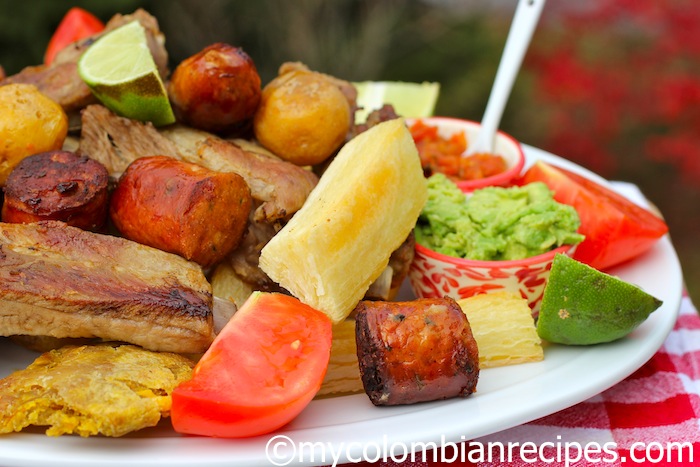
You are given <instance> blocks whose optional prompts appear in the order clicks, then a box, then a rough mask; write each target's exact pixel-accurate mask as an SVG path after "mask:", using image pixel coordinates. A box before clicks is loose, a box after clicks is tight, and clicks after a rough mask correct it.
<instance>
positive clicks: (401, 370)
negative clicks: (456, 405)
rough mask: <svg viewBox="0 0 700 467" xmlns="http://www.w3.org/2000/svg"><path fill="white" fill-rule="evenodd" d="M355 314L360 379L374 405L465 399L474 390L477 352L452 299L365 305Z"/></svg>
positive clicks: (370, 303)
mask: <svg viewBox="0 0 700 467" xmlns="http://www.w3.org/2000/svg"><path fill="white" fill-rule="evenodd" d="M355 312H356V316H355V323H356V327H355V332H356V334H355V338H356V343H357V357H358V362H359V366H360V375H361V376H362V384H363V386H364V389H365V392H366V393H367V395H368V396H369V398H370V400H371V401H372V403H373V404H374V405H399V404H413V403H417V402H425V401H432V400H438V399H447V398H451V397H466V396H468V395H470V394H472V393H473V392H474V391H475V390H476V384H477V381H478V379H479V352H478V349H477V345H476V341H475V340H474V337H473V335H472V332H471V327H470V326H469V322H468V321H467V317H466V315H465V314H464V313H463V312H462V309H461V308H460V307H459V305H458V304H457V302H455V301H454V300H453V299H451V298H447V297H445V298H439V299H418V300H414V301H410V302H372V301H361V302H360V303H359V304H358V306H357V307H356V309H355Z"/></svg>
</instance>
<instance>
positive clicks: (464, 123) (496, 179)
mask: <svg viewBox="0 0 700 467" xmlns="http://www.w3.org/2000/svg"><path fill="white" fill-rule="evenodd" d="M416 120H421V121H422V122H423V123H425V124H426V125H429V126H433V127H437V128H438V134H439V135H440V136H442V137H443V138H449V137H450V136H452V135H453V134H454V133H456V132H458V131H463V132H464V133H465V136H466V139H467V148H468V147H469V142H470V141H475V140H476V135H477V133H478V132H479V128H481V124H480V123H477V122H473V121H471V120H462V119H457V118H450V117H426V118H421V119H406V123H407V124H408V125H409V126H410V125H412V124H413V123H414V122H415V121H416ZM494 153H495V154H498V155H500V156H501V157H503V158H504V159H505V161H506V166H507V169H506V171H505V172H501V173H500V174H497V175H494V176H492V177H486V178H481V179H477V180H463V181H459V182H457V186H458V187H459V188H460V189H461V190H462V191H463V192H465V193H469V192H472V191H474V190H476V189H478V188H484V187H487V186H508V185H510V184H511V182H512V181H513V180H514V179H515V178H516V177H518V176H519V175H520V172H521V171H522V169H523V167H524V166H525V153H524V152H523V148H522V146H521V145H520V143H519V142H518V141H517V140H516V139H515V138H513V137H512V136H510V135H508V134H506V133H503V132H502V131H499V132H498V133H497V134H496V140H495V143H494Z"/></svg>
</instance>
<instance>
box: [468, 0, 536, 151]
mask: <svg viewBox="0 0 700 467" xmlns="http://www.w3.org/2000/svg"><path fill="white" fill-rule="evenodd" d="M544 3H545V0H519V1H518V6H517V7H516V9H515V15H514V16H513V22H512V23H511V25H510V31H509V32H508V38H507V39H506V45H505V48H504V49H503V55H502V56H501V62H500V64H499V65H498V71H497V72H496V79H495V80H494V83H493V87H492V88H491V95H490V96H489V100H488V103H487V104H486V110H485V111H484V117H483V119H482V120H481V128H480V129H479V132H478V133H477V137H476V139H475V140H474V142H473V143H471V144H470V145H469V147H468V148H467V150H466V151H465V153H464V156H469V155H471V154H475V153H484V152H486V153H493V152H494V150H493V147H494V139H495V136H496V132H497V131H498V125H499V124H500V123H501V117H502V116H503V109H505V106H506V102H508V97H509V96H510V91H511V90H512V89H513V83H514V82H515V78H516V76H517V75H518V71H519V70H520V65H521V64H522V62H523V57H525V52H526V51H527V48H528V46H529V45H530V40H531V39H532V34H533V33H534V32H535V27H536V26H537V22H538V21H539V18H540V13H542V8H543V7H544Z"/></svg>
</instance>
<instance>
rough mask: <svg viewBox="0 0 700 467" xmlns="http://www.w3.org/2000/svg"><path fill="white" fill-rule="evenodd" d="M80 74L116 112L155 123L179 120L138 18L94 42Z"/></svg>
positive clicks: (84, 55) (108, 106) (83, 58)
mask: <svg viewBox="0 0 700 467" xmlns="http://www.w3.org/2000/svg"><path fill="white" fill-rule="evenodd" d="M78 73H79V74H80V77H81V78H82V79H83V81H85V83H86V84H87V85H88V86H89V87H90V89H91V90H92V92H93V94H94V95H95V96H96V97H97V98H98V99H99V100H100V101H101V102H102V103H103V104H104V105H105V106H106V107H107V108H109V109H110V110H112V111H113V112H115V113H116V114H118V115H121V116H122V117H127V118H133V119H135V120H141V121H150V122H153V124H154V125H168V124H170V123H173V122H175V116H174V114H173V110H172V108H171V106H170V101H169V100H168V93H167V91H166V90H165V86H164V85H163V80H162V79H161V77H160V75H159V74H158V68H157V67H156V64H155V62H154V61H153V56H152V55H151V51H150V50H149V48H148V42H147V39H146V32H145V30H144V28H143V26H141V24H140V23H139V22H138V21H132V22H130V23H127V24H125V25H124V26H121V27H119V28H117V29H115V30H113V31H110V32H108V33H106V34H105V35H104V36H102V37H101V38H99V39H98V40H97V41H96V42H95V43H94V44H92V45H91V46H90V48H88V49H87V51H85V53H84V54H83V56H82V57H81V58H80V61H79V62H78Z"/></svg>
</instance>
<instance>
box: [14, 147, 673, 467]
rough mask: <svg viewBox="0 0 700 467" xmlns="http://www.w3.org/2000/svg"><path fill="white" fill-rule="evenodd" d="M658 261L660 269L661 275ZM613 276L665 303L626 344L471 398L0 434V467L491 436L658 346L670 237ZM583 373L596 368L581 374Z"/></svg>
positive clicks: (557, 350)
mask: <svg viewBox="0 0 700 467" xmlns="http://www.w3.org/2000/svg"><path fill="white" fill-rule="evenodd" d="M523 147H524V149H525V153H526V156H527V165H526V167H527V166H529V165H530V164H532V162H534V161H535V160H537V159H542V160H545V161H547V162H551V163H554V164H557V165H561V166H564V167H566V168H569V169H571V170H574V171H577V172H579V173H582V174H584V175H586V176H588V177H590V178H593V179H595V180H597V181H599V182H602V183H606V184H607V183H608V182H606V181H605V180H604V179H602V178H601V177H599V176H598V175H596V174H594V173H592V172H590V171H588V170H586V169H584V168H582V167H580V166H578V165H576V164H574V163H572V162H570V161H567V160H565V159H563V158H560V157H558V156H555V155H553V154H550V153H548V152H545V151H542V150H540V149H537V148H534V147H531V146H528V145H523ZM652 267H653V268H654V277H655V283H653V284H652V283H651V282H652V281H650V280H649V279H650V278H649V273H648V268H652ZM659 267H662V268H663V271H659V269H658V268H659ZM645 268H647V270H645ZM661 272H663V274H661ZM611 273H613V274H615V275H619V276H620V277H622V278H623V279H626V280H630V281H633V282H639V283H640V284H641V285H643V286H644V287H645V288H648V287H647V286H651V288H653V289H654V290H653V291H650V293H653V294H654V295H656V296H657V297H659V298H661V299H663V300H664V303H663V305H662V306H661V308H659V309H658V310H657V311H656V312H654V313H653V314H652V316H651V317H650V318H649V319H648V320H647V321H645V323H643V324H642V325H641V326H640V327H639V328H638V329H637V330H636V331H635V332H634V333H633V334H632V335H631V336H630V337H628V338H625V339H623V340H621V341H618V342H615V343H612V344H605V345H602V346H594V347H589V348H571V347H567V348H565V347H561V346H552V347H547V349H546V353H545V355H546V357H545V361H544V362H540V363H533V364H526V365H517V366H513V367H503V368H498V369H489V370H484V371H482V374H481V377H480V381H479V385H478V386H477V393H476V394H474V395H472V396H470V397H468V398H466V399H452V400H448V401H440V402H434V403H427V404H420V405H417V406H403V407H381V408H379V407H373V406H371V404H370V403H369V400H368V398H367V397H366V396H365V395H363V394H360V395H354V396H345V397H339V398H332V399H324V400H317V401H313V402H312V403H311V405H310V406H309V407H308V408H307V409H306V410H305V411H304V412H303V413H302V414H301V416H300V417H299V418H298V419H297V420H295V421H294V422H292V423H291V424H290V425H288V426H287V427H284V428H283V429H281V430H279V431H277V432H275V433H272V434H270V435H266V436H259V437H255V438H249V439H243V440H224V439H212V438H204V437H190V436H180V435H176V434H174V433H172V432H170V429H169V425H168V423H167V422H166V423H165V424H161V425H160V426H159V427H156V428H153V429H146V430H142V432H140V433H139V434H137V435H135V436H127V437H123V438H115V439H112V438H103V437H93V438H80V437H77V436H64V437H60V438H49V437H46V436H45V435H43V434H41V432H39V431H31V432H28V433H26V432H25V433H15V434H9V435H1V436H0V465H3V466H5V467H12V466H34V465H66V466H80V465H86V466H87V465H126V464H128V465H144V466H146V465H148V466H165V465H168V466H173V465H195V464H196V465H199V466H214V465H234V464H236V465H247V466H253V465H271V463H270V458H268V457H267V453H266V445H267V444H268V441H269V440H270V439H271V438H272V437H273V436H286V437H288V438H289V439H290V440H291V441H292V442H293V443H294V445H295V446H294V447H298V446H300V445H301V443H309V444H308V445H306V446H311V445H313V446H315V449H314V452H313V455H312V453H311V452H307V453H306V454H305V455H304V456H303V458H302V457H301V454H299V453H297V452H296V451H294V449H293V448H292V447H291V445H290V446H289V448H290V449H291V450H287V451H285V450H284V449H281V451H280V453H281V455H283V456H284V455H288V456H290V457H291V455H292V454H294V455H295V456H296V455H299V456H300V457H297V458H296V459H295V460H290V461H289V462H286V463H284V465H328V464H331V463H332V461H333V460H335V459H333V458H332V457H329V456H330V455H331V454H333V453H334V452H335V453H339V454H341V455H340V456H339V459H338V460H339V463H343V462H349V461H351V460H353V459H360V458H362V456H363V448H366V447H367V446H368V445H371V447H372V448H374V450H371V451H370V453H374V452H375V451H376V450H382V449H385V448H387V447H391V448H392V449H393V447H395V445H397V444H398V445H400V446H405V447H409V448H410V447H411V446H412V445H413V444H416V445H418V446H422V445H424V444H421V443H435V445H438V446H439V445H440V443H442V442H444V441H449V442H459V441H465V440H472V439H475V438H478V437H482V436H486V435H491V434H494V433H497V432H500V431H502V430H505V429H508V428H512V427H514V426H518V425H521V424H523V423H527V422H530V421H532V420H535V419H537V418H540V417H544V416H546V415H550V414H552V413H554V412H557V411H559V410H562V409H565V408H568V407H570V406H572V405H575V404H577V403H579V402H582V401H584V400H586V399H588V398H590V397H592V396H595V395H596V394H599V393H600V392H602V391H604V390H606V389H608V388H610V387H611V386H613V385H615V384H616V383H618V382H620V381H621V380H623V379H624V378H626V377H627V376H629V375H630V374H632V373H633V372H634V371H636V370H637V369H639V368H640V367H641V366H642V365H643V364H644V363H646V362H647V361H648V360H649V359H650V358H651V357H652V356H653V355H654V353H656V351H657V350H658V349H659V348H660V347H661V345H662V344H663V342H664V340H665V339H666V336H667V335H668V333H669V332H670V331H671V329H672V328H673V325H674V324H675V322H676V318H677V315H678V311H679V308H680V302H681V297H682V289H683V279H682V272H681V268H680V263H679V261H678V257H677V255H676V252H675V250H674V248H673V246H672V244H671V241H670V239H669V237H668V236H665V237H664V238H662V239H661V240H660V241H659V242H657V244H656V245H655V246H654V247H653V248H652V249H651V251H650V252H648V253H646V254H645V255H643V256H642V257H640V258H637V259H635V260H634V261H632V262H630V263H628V264H626V265H623V266H621V267H619V268H615V269H614V270H613V271H611ZM660 277H661V278H662V280H661V282H662V283H661V284H659V278H660ZM3 345H11V344H4V343H3ZM0 355H1V354H0ZM27 363H28V362H27ZM15 364H16V362H15ZM7 366H8V363H7V362H6V360H5V359H4V356H0V371H2V372H3V373H4V374H6V373H7V372H8V371H9V369H8V367H7ZM586 370H589V371H591V370H594V371H593V374H591V375H588V374H587V375H586V376H585V377H584V376H583V374H584V373H585V371H586ZM523 371H525V372H532V373H533V374H534V376H532V377H530V376H527V377H525V379H523V380H518V381H517V382H516V383H515V384H514V385H513V386H510V387H508V388H499V389H498V390H496V391H493V392H490V391H488V389H487V390H484V389H482V388H483V386H484V385H486V386H488V384H489V381H494V380H496V379H500V378H503V377H507V376H508V374H509V372H510V373H511V374H512V373H513V372H523ZM484 381H486V382H484ZM482 382H484V383H482ZM340 404H342V405H340ZM335 409H340V410H339V411H338V412H339V413H341V415H342V417H341V420H339V421H334V420H333V419H330V418H329V415H328V414H329V413H334V412H335V411H336V410H335ZM375 413H376V417H375V418H372V419H370V420H366V419H362V418H361V417H362V414H375ZM355 414H360V416H359V417H360V418H359V419H358V420H356V421H348V422H343V417H345V419H349V420H352V419H353V417H354V416H355ZM372 416H373V415H370V417H372ZM428 446H430V444H428ZM387 454H388V453H386V452H383V453H381V455H383V456H386V455H387ZM372 455H375V454H372ZM322 456H325V457H322ZM193 463H194V464H193ZM277 465H282V464H277Z"/></svg>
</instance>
